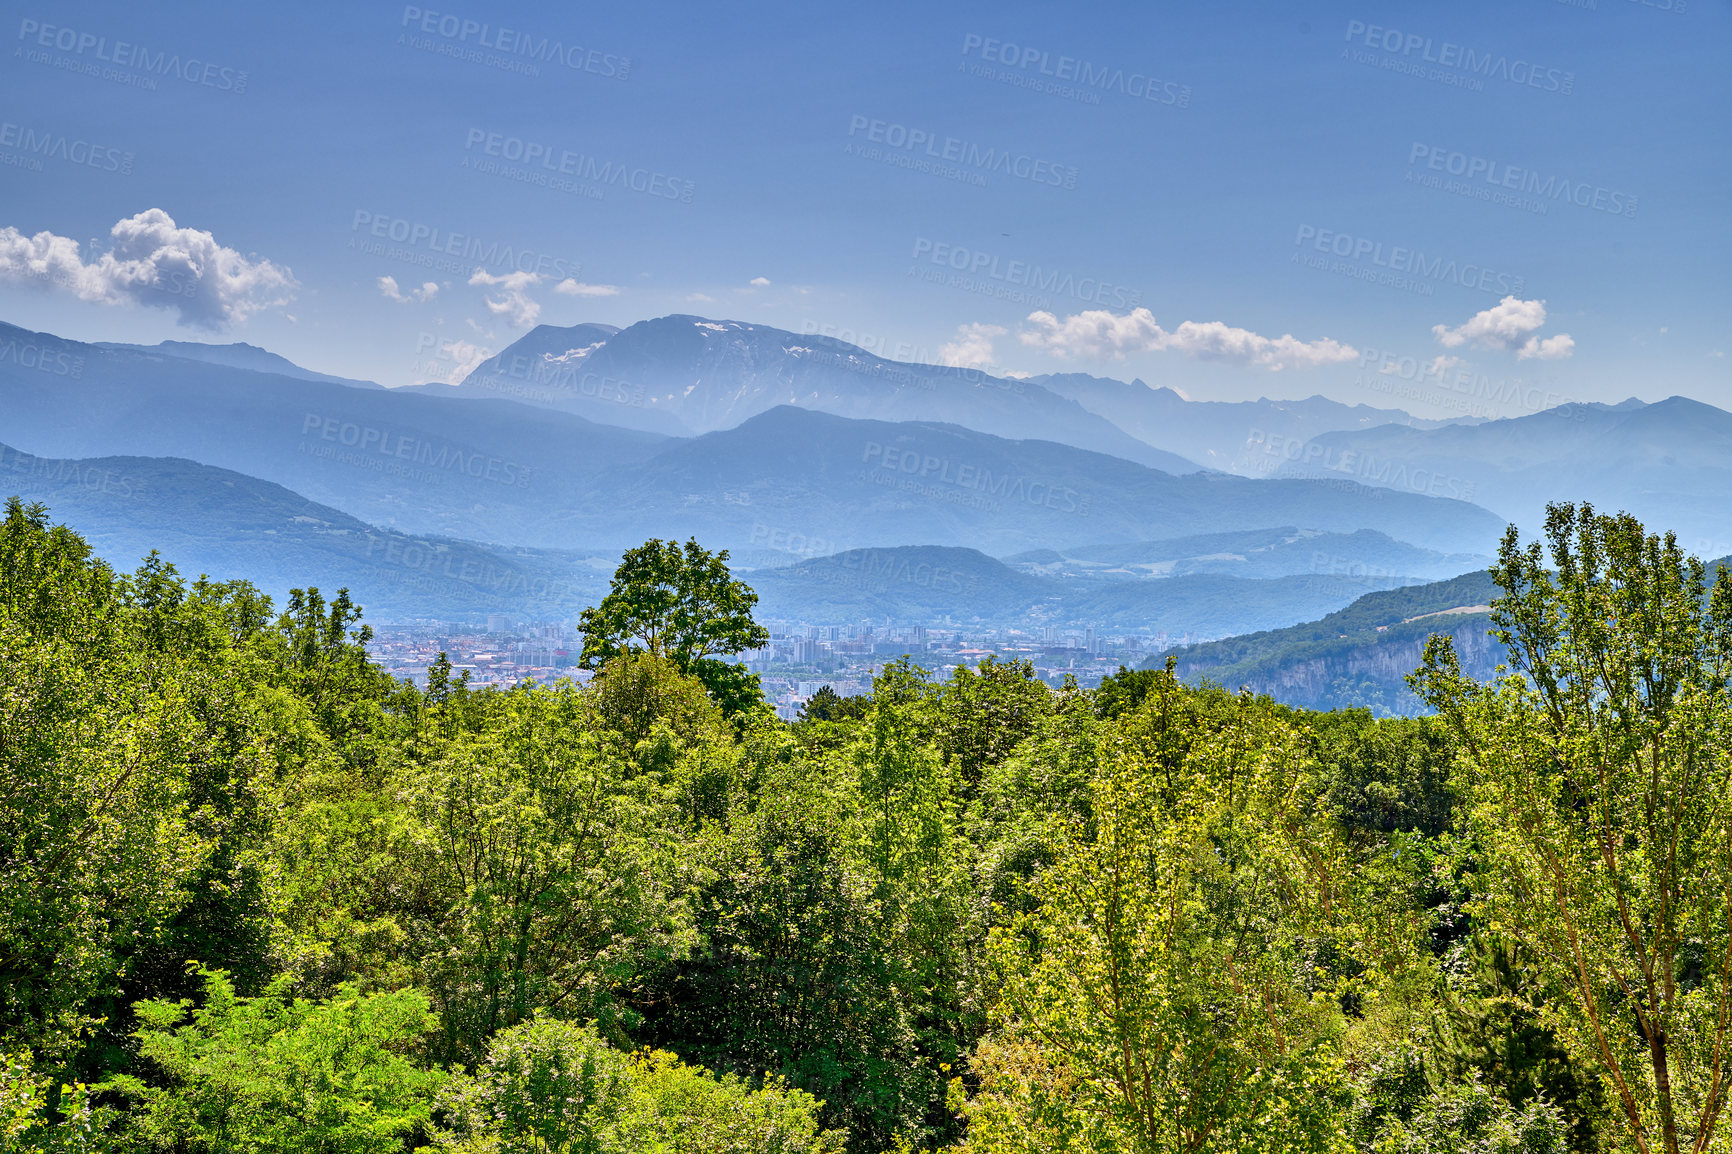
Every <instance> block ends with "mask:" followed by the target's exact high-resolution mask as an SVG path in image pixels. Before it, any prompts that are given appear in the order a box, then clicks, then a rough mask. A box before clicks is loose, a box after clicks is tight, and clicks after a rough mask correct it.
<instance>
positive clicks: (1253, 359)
mask: <svg viewBox="0 0 1732 1154" xmlns="http://www.w3.org/2000/svg"><path fill="white" fill-rule="evenodd" d="M1028 324H1029V325H1030V326H1032V327H1030V328H1025V329H1024V330H1023V331H1022V333H1021V334H1020V339H1021V341H1022V343H1023V344H1025V345H1028V346H1029V347H1030V348H1037V349H1045V350H1047V351H1048V352H1050V353H1052V354H1053V355H1054V356H1060V357H1068V356H1079V357H1107V356H1110V357H1112V358H1114V359H1115V360H1122V359H1124V356H1125V354H1126V353H1158V352H1166V351H1169V350H1171V351H1175V352H1181V353H1184V354H1185V355H1186V356H1192V357H1196V358H1198V359H1199V360H1205V361H1225V362H1227V363H1229V364H1237V365H1245V366H1250V367H1255V368H1262V369H1268V370H1269V371H1270V372H1280V371H1281V370H1282V369H1304V368H1311V367H1314V366H1316V365H1331V364H1338V363H1340V362H1342V361H1350V360H1352V359H1353V358H1355V357H1357V356H1358V355H1359V351H1358V350H1357V349H1354V348H1352V347H1351V346H1348V345H1343V344H1341V343H1339V342H1337V341H1334V340H1329V339H1323V340H1316V341H1301V340H1299V339H1297V338H1295V337H1294V336H1292V335H1291V334H1286V333H1283V334H1282V335H1281V336H1278V337H1265V336H1262V335H1260V334H1258V333H1254V332H1252V331H1251V330H1249V329H1239V328H1233V327H1232V326H1230V325H1226V324H1223V323H1222V322H1220V321H1201V322H1199V321H1185V322H1183V323H1182V324H1180V325H1179V327H1178V328H1176V329H1174V330H1173V331H1171V332H1168V331H1167V330H1166V329H1163V328H1162V327H1161V326H1160V325H1158V324H1156V323H1155V316H1154V314H1153V313H1151V312H1150V311H1149V310H1148V309H1146V308H1137V309H1132V310H1131V311H1130V312H1128V313H1126V314H1125V315H1124V316H1118V315H1116V314H1114V313H1111V312H1108V311H1106V310H1105V309H1089V310H1086V311H1084V312H1080V313H1076V314H1074V315H1072V316H1068V317H1066V318H1064V319H1063V320H1060V319H1059V318H1058V317H1056V316H1054V315H1053V314H1052V313H1049V312H1045V311H1040V312H1032V313H1030V314H1028Z"/></svg>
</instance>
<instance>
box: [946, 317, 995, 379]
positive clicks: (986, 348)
mask: <svg viewBox="0 0 1732 1154" xmlns="http://www.w3.org/2000/svg"><path fill="white" fill-rule="evenodd" d="M1007 331H1008V330H1006V329H1005V328H1004V327H1003V326H1001V325H957V326H956V337H955V339H954V340H951V341H947V342H945V343H944V344H942V345H940V346H939V347H938V363H939V364H941V365H952V366H954V367H956V368H961V369H974V368H979V367H980V366H981V365H990V364H991V363H992V338H993V337H1002V336H1003V335H1004V334H1005V333H1006V332H1007Z"/></svg>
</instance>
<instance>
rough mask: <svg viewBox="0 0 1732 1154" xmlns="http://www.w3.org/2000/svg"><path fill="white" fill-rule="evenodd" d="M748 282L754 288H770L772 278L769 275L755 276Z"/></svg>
mask: <svg viewBox="0 0 1732 1154" xmlns="http://www.w3.org/2000/svg"><path fill="white" fill-rule="evenodd" d="M747 283H749V284H750V285H751V286H752V287H753V288H769V287H770V278H769V277H767V276H755V277H753V278H752V279H751V280H750V281H749V282H747Z"/></svg>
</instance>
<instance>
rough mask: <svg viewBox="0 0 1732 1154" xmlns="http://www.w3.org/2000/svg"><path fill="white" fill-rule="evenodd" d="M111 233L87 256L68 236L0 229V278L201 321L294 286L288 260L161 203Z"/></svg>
mask: <svg viewBox="0 0 1732 1154" xmlns="http://www.w3.org/2000/svg"><path fill="white" fill-rule="evenodd" d="M109 235H110V236H111V237H112V238H113V239H114V245H113V247H112V248H110V249H109V250H108V251H107V252H104V253H101V254H98V255H97V256H96V258H95V259H94V260H91V261H90V262H88V263H86V262H85V260H84V258H83V255H82V252H81V250H80V248H79V244H78V242H77V241H75V240H73V239H72V238H71V237H66V236H56V235H55V234H54V233H51V232H39V233H37V234H36V235H34V236H25V235H24V234H23V233H21V232H19V231H18V230H17V229H16V228H12V227H10V226H8V227H6V228H3V229H0V281H9V282H12V283H15V284H27V283H30V282H32V281H34V282H36V283H38V284H40V285H42V287H44V288H61V289H66V290H67V291H69V292H71V293H72V294H73V295H74V296H76V297H78V299H79V300H82V301H90V302H92V303H95V304H108V305H112V304H140V305H148V306H150V307H152V308H172V309H175V310H176V311H178V312H179V313H180V318H179V319H180V323H181V324H183V325H191V326H195V327H197V328H204V329H220V328H223V327H224V326H226V325H230V324H235V323H238V322H240V321H244V320H246V319H247V318H248V317H249V316H251V315H252V314H254V313H256V312H258V311H260V310H261V309H267V308H276V307H278V306H281V305H284V304H287V303H288V302H289V301H291V300H293V299H294V295H295V290H296V289H297V288H299V287H300V285H299V283H298V282H297V281H296V280H295V277H294V274H293V273H291V272H290V271H289V270H288V269H287V268H285V267H283V266H281V265H276V264H272V263H271V262H270V261H268V260H263V259H258V258H252V257H247V256H243V255H242V254H241V253H240V252H238V251H236V250H235V249H232V248H226V247H224V246H223V245H220V244H218V243H217V241H216V238H215V237H214V236H212V235H211V234H210V233H208V232H204V231H202V230H200V229H194V228H181V227H179V226H178V225H176V224H175V222H174V218H173V217H171V216H169V215H168V213H166V212H164V211H163V210H162V209H160V208H152V209H147V210H146V211H144V212H141V213H139V214H138V215H137V216H132V217H128V218H126V219H125V220H122V221H118V222H116V224H115V225H114V227H113V228H111V229H109Z"/></svg>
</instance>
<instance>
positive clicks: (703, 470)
mask: <svg viewBox="0 0 1732 1154" xmlns="http://www.w3.org/2000/svg"><path fill="white" fill-rule="evenodd" d="M0 442H4V444H3V445H0V490H4V494H14V493H16V494H18V495H21V496H24V497H26V498H27V499H32V500H43V501H46V502H47V503H48V504H49V505H50V506H51V508H52V509H53V511H54V513H55V515H56V516H57V517H58V518H59V519H62V520H67V521H69V522H71V523H73V524H74V527H75V528H79V529H80V530H81V531H84V532H87V533H88V535H90V537H91V539H92V541H93V543H95V544H96V545H97V547H98V548H99V549H100V550H101V551H103V553H104V555H105V556H110V557H111V558H112V559H115V560H116V563H117V564H122V565H127V566H130V565H131V564H134V563H136V560H137V556H139V555H141V554H142V553H143V552H144V551H145V550H146V549H148V548H151V547H157V548H161V549H163V550H164V552H165V553H170V554H179V556H180V558H181V559H182V560H183V561H184V567H186V568H189V569H192V568H196V569H200V570H202V571H211V573H212V575H213V576H248V577H252V578H254V579H255V580H257V581H259V582H260V583H261V584H264V585H268V586H272V587H273V588H287V587H288V586H289V585H291V584H309V583H315V584H319V585H321V587H323V586H326V585H331V586H335V585H343V584H347V585H350V586H351V587H353V588H355V589H357V590H364V591H365V596H366V598H367V599H368V600H369V601H370V604H371V606H372V607H374V609H375V611H376V612H378V613H382V614H385V615H387V616H390V617H395V618H398V619H402V618H411V617H441V616H444V617H449V616H455V615H461V614H469V615H473V614H478V613H484V612H493V611H500V610H513V611H517V610H518V609H519V607H521V611H522V612H525V613H528V612H530V611H535V612H537V613H540V614H542V615H544V616H546V615H553V616H559V615H565V616H568V615H570V614H572V613H574V612H575V611H576V609H577V608H581V607H582V605H584V604H589V603H593V599H594V598H595V597H597V596H599V594H600V592H601V590H602V589H603V588H604V587H605V584H606V580H607V577H608V574H609V573H610V572H611V567H612V564H613V562H614V560H615V559H616V558H617V556H618V554H619V551H620V550H621V549H623V548H625V547H628V546H630V545H633V544H637V543H639V542H641V541H642V540H644V539H645V538H646V537H649V536H659V537H676V538H684V537H687V536H693V537H697V538H698V539H699V540H700V541H702V542H703V543H704V544H706V545H707V546H710V547H722V548H728V549H730V550H731V553H732V557H731V563H732V564H733V565H734V566H735V567H736V569H737V570H738V571H740V572H741V573H743V574H745V575H746V576H747V577H748V579H749V580H751V581H752V582H753V583H754V584H755V585H757V586H758V587H759V588H760V592H761V594H762V597H763V601H762V605H763V606H764V610H765V612H766V613H773V614H775V615H776V616H778V617H783V618H787V619H801V618H815V619H816V618H824V617H838V618H841V619H854V618H877V617H883V616H891V617H894V618H899V619H902V620H914V619H919V618H922V617H935V618H936V617H944V616H951V617H954V618H956V619H957V620H983V621H984V620H992V621H1000V622H1024V623H1028V622H1040V621H1052V622H1060V621H1068V622H1083V621H1093V622H1095V623H1097V624H1098V625H1100V626H1101V627H1102V628H1111V629H1114V630H1115V631H1120V630H1122V631H1126V632H1138V631H1145V632H1159V631H1162V630H1165V631H1167V632H1169V633H1174V632H1191V633H1199V634H1202V635H1205V636H1207V635H1216V636H1220V635H1223V634H1229V633H1244V632H1253V631H1257V630H1263V631H1265V633H1266V634H1267V637H1266V638H1265V640H1262V641H1258V642H1257V643H1256V644H1255V646H1253V648H1254V650H1255V653H1254V654H1252V653H1251V652H1250V651H1245V652H1244V653H1241V654H1240V656H1236V657H1232V659H1231V660H1228V659H1227V657H1225V656H1223V654H1225V653H1227V651H1225V650H1208V649H1206V648H1195V647H1193V648H1192V649H1190V650H1186V651H1185V652H1184V654H1183V655H1182V656H1181V660H1182V662H1184V663H1188V664H1187V665H1186V668H1188V669H1191V670H1192V672H1194V673H1198V674H1202V673H1208V672H1210V671H1214V673H1219V674H1220V675H1221V676H1223V677H1243V678H1247V679H1249V680H1247V682H1246V683H1247V684H1254V685H1258V686H1273V687H1277V688H1280V689H1281V692H1282V693H1287V694H1289V695H1292V696H1295V698H1296V699H1297V698H1304V699H1306V700H1312V701H1319V702H1321V701H1324V700H1334V699H1336V698H1339V697H1340V695H1341V694H1346V695H1348V696H1349V697H1351V696H1353V695H1354V694H1359V695H1361V696H1365V695H1370V694H1373V693H1374V692H1375V693H1376V694H1381V697H1380V698H1379V700H1380V701H1382V702H1383V706H1382V707H1386V708H1389V709H1407V708H1410V707H1412V706H1413V704H1414V703H1413V702H1411V701H1410V700H1408V699H1405V698H1402V697H1401V694H1402V693H1403V692H1405V690H1404V689H1403V688H1402V687H1401V686H1400V685H1399V679H1397V680H1395V681H1391V680H1389V679H1388V678H1387V677H1384V676H1383V673H1380V672H1378V671H1379V670H1384V671H1385V672H1387V670H1386V669H1385V667H1386V666H1387V667H1388V669H1394V667H1395V666H1396V665H1399V664H1400V663H1401V661H1403V660H1406V658H1407V657H1410V656H1412V655H1411V654H1404V655H1397V654H1396V653H1395V649H1396V648H1397V647H1398V645H1407V644H1410V643H1411V644H1418V643H1419V642H1420V641H1421V640H1422V638H1423V635H1424V632H1425V629H1426V627H1425V626H1422V625H1421V624H1420V623H1419V622H1417V621H1414V620H1411V619H1412V618H1414V617H1416V616H1421V614H1419V613H1415V612H1407V610H1409V609H1412V608H1413V607H1414V605H1416V604H1418V603H1419V602H1418V601H1415V600H1414V599H1415V598H1419V599H1420V601H1423V600H1424V599H1425V598H1426V597H1432V594H1429V593H1428V594H1423V595H1421V594H1417V593H1415V592H1414V590H1415V589H1424V588H1429V586H1428V585H1426V584H1425V583H1426V582H1429V581H1434V580H1437V579H1442V578H1453V577H1454V576H1455V575H1456V574H1461V573H1469V572H1470V571H1476V570H1477V571H1483V569H1484V567H1485V565H1486V563H1487V559H1488V554H1489V553H1491V552H1492V551H1493V549H1494V546H1495V544H1496V541H1497V539H1498V537H1499V536H1500V534H1501V533H1502V531H1503V529H1504V527H1505V524H1506V522H1508V521H1516V522H1518V523H1520V524H1522V525H1523V526H1524V528H1531V527H1532V526H1533V524H1534V523H1535V522H1536V520H1537V518H1538V516H1539V515H1540V513H1541V512H1542V511H1543V507H1544V505H1545V503H1546V502H1547V501H1550V500H1562V499H1574V500H1583V499H1585V500H1590V501H1592V502H1594V503H1595V504H1596V505H1597V506H1599V507H1601V508H1602V509H1606V510H1613V509H1627V510H1628V511H1630V512H1632V513H1635V514H1636V515H1637V516H1638V517H1641V518H1642V519H1644V520H1645V521H1647V522H1648V523H1649V525H1650V527H1651V528H1656V529H1659V528H1667V527H1671V528H1676V529H1678V530H1679V531H1680V535H1681V537H1682V538H1683V541H1684V544H1685V546H1686V548H1688V549H1690V550H1691V551H1693V552H1697V553H1699V554H1702V555H1709V556H1712V555H1718V554H1721V553H1724V552H1727V551H1728V549H1729V548H1732V546H1726V545H1725V544H1724V542H1725V541H1727V540H1728V539H1729V538H1732V515H1729V514H1728V513H1727V512H1726V510H1725V509H1724V503H1723V502H1722V501H1721V500H1720V499H1719V494H1721V493H1723V492H1725V491H1726V484H1727V482H1728V481H1729V480H1732V414H1728V413H1726V412H1724V411H1722V410H1719V409H1716V408H1714V407H1712V406H1709V405H1705V404H1702V403H1701V402H1696V401H1691V400H1687V399H1685V398H1682V397H1673V398H1668V399H1667V400H1665V401H1660V402H1657V403H1654V404H1645V403H1643V402H1641V401H1637V400H1633V399H1632V400H1630V401H1626V402H1624V403H1623V404H1620V405H1597V404H1572V405H1565V406H1562V407H1560V408H1557V409H1553V410H1549V411H1546V412H1543V413H1538V414H1534V415H1531V416H1526V417H1521V418H1515V419H1509V420H1498V421H1479V422H1464V421H1456V422H1443V421H1428V420H1421V419H1417V418H1414V417H1412V416H1410V415H1409V414H1406V413H1403V412H1400V411H1399V410H1385V409H1375V408H1371V407H1369V406H1365V405H1352V406H1349V405H1343V404H1340V403H1338V402H1335V401H1330V400H1327V399H1326V398H1322V397H1310V398H1306V399H1304V400H1300V401H1281V400H1270V399H1267V398H1264V399H1260V400H1257V401H1247V402H1232V403H1225V402H1197V401H1190V400H1188V399H1186V398H1185V397H1184V396H1183V395H1182V394H1180V393H1179V392H1177V391H1176V390H1173V389H1166V388H1151V387H1150V386H1148V385H1145V384H1144V383H1143V382H1141V381H1131V382H1123V381H1115V380H1111V379H1108V378H1103V377H1095V376H1090V375H1087V374H1081V373H1065V374H1049V375H1046V376H1042V377H1032V378H1026V379H1021V380H1017V379H1013V378H1008V377H994V376H990V375H987V374H983V373H981V372H979V371H977V370H971V369H962V368H952V367H945V366H931V365H915V364H907V363H903V362H897V361H891V360H887V359H884V358H882V357H877V356H875V355H873V354H872V353H869V352H867V351H866V350H863V349H860V348H857V347H855V346H853V345H850V344H847V343H845V342H842V341H839V340H835V339H833V338H829V337H823V336H813V335H802V334H795V333H791V332H787V331H785V330H781V329H776V328H772V327H769V326H763V325H753V324H747V323H744V322H738V321H714V320H708V319H705V318H701V317H692V316H672V317H663V318H659V319H656V320H651V321H643V322H640V323H638V324H634V325H631V326H628V327H626V328H623V329H621V328H616V327H614V326H611V325H599V324H591V325H575V326H569V327H565V328H560V327H555V326H540V327H538V328H535V329H533V330H531V331H530V332H528V333H527V334H526V335H525V336H524V337H523V338H522V339H520V340H519V341H517V342H516V343H515V344H513V345H512V346H511V347H509V348H507V349H506V350H504V351H503V352H501V353H500V354H498V355H497V356H494V357H492V358H491V359H489V360H488V361H486V362H484V363H483V364H482V365H480V366H479V367H478V368H477V369H475V370H474V371H473V372H471V373H470V374H468V376H467V377H465V378H464V379H463V380H462V381H461V382H460V383H459V384H457V385H444V384H426V385H421V386H411V387H405V388H393V389H386V388H382V387H380V386H378V385H377V384H375V383H373V382H370V381H363V380H357V379H351V378H345V377H340V376H335V375H332V374H328V373H319V372H314V371H311V370H308V369H305V368H302V367H301V366H299V365H296V364H294V363H293V362H291V361H289V360H287V359H285V358H283V357H280V356H278V355H277V354H275V353H272V352H270V351H268V350H265V349H261V348H257V347H255V346H252V345H246V344H228V345H211V344H199V343H195V342H186V341H164V342H162V343H160V344H157V345H137V344H126V343H119V342H104V343H83V342H77V341H69V340H64V339H62V338H59V337H56V336H53V335H51V334H45V333H32V332H29V331H27V330H24V329H19V328H16V327H13V326H6V325H0ZM92 478H94V479H95V480H94V481H93V480H92ZM1716 546H1718V547H1716ZM867 557H871V558H875V559H876V562H875V563H881V564H882V565H884V566H888V567H889V569H890V570H891V571H894V572H898V573H899V572H902V571H904V570H906V571H907V572H909V573H914V574H919V573H927V574H931V573H936V572H939V571H941V570H942V571H943V572H944V573H946V574H947V575H948V576H949V577H953V578H954V580H953V581H952V580H946V581H943V582H938V583H933V582H931V581H928V582H926V583H924V584H923V583H922V582H921V581H920V580H919V579H918V578H917V577H916V578H913V579H909V580H903V579H900V578H897V579H884V580H881V579H879V578H881V577H882V576H883V574H882V573H879V574H878V576H877V577H874V576H871V575H870V574H871V573H873V572H877V571H876V570H872V569H871V568H870V567H869V566H867V567H865V568H864V569H863V568H862V566H863V565H864V562H862V561H861V559H862V558H867ZM409 558H413V559H412V560H409ZM171 559H175V558H174V557H172V556H171ZM863 572H865V573H867V574H868V575H867V576H862V573H863ZM1463 580H1466V578H1463ZM957 583H961V584H962V585H963V586H964V591H963V592H958V590H957V589H956V588H955V585H956V584H957ZM1444 586H1448V582H1447V581H1445V582H1444ZM1360 594H1365V595H1366V596H1365V597H1364V598H1361V601H1360V602H1355V601H1354V600H1353V599H1354V598H1355V597H1356V596H1358V595H1360ZM1458 595H1459V596H1465V594H1462V593H1461V592H1460V591H1459V590H1457V591H1455V592H1450V591H1448V590H1447V589H1444V590H1443V591H1440V592H1438V593H1437V595H1436V597H1434V598H1433V599H1434V600H1438V599H1441V600H1450V599H1451V598H1457V599H1458V600H1459V596H1458ZM1377 598H1386V600H1383V601H1379V600H1376V599H1377ZM1350 603H1351V604H1350ZM1426 603H1428V604H1429V602H1426ZM1478 603H1479V602H1472V601H1461V602H1460V603H1459V604H1455V605H1444V606H1441V607H1440V608H1437V609H1432V610H1427V611H1426V612H1442V611H1443V610H1445V609H1461V608H1463V607H1471V605H1473V604H1478ZM1356 605H1357V606H1359V609H1357V610H1356V609H1355V606H1356ZM1385 610H1387V611H1388V613H1385ZM1397 612H1399V613H1404V614H1405V616H1401V617H1400V618H1399V619H1393V620H1387V621H1385V620H1379V621H1378V622H1377V624H1380V625H1383V626H1384V628H1383V629H1382V630H1378V629H1376V627H1375V626H1370V627H1368V628H1370V630H1371V633H1372V634H1374V636H1368V637H1367V638H1361V637H1360V636H1359V634H1361V633H1364V632H1365V630H1364V629H1363V628H1361V626H1360V624H1356V623H1357V622H1359V616H1356V615H1355V614H1356V613H1357V614H1360V615H1364V614H1370V615H1371V616H1376V615H1378V614H1384V615H1385V616H1387V615H1388V614H1389V613H1397ZM1340 614H1348V616H1347V617H1341V616H1340ZM1472 616H1473V614H1472V613H1464V614H1451V615H1448V623H1449V624H1450V626H1451V628H1452V629H1453V630H1456V631H1461V630H1467V631H1468V632H1471V631H1472V628H1473V627H1474V626H1475V625H1476V624H1477V623H1476V622H1474V621H1472V620H1470V618H1472ZM1458 618H1459V620H1458ZM1306 619H1315V620H1314V621H1313V624H1312V625H1311V626H1295V625H1294V624H1293V623H1294V622H1297V621H1302V620H1306ZM1369 619H1370V617H1367V620H1369ZM1434 624H1435V623H1434ZM1291 629H1298V630H1299V632H1297V633H1292V632H1283V631H1282V630H1291ZM1307 630H1309V632H1307ZM1319 630H1321V632H1319ZM1331 630H1335V631H1336V632H1335V633H1334V634H1330V631H1331ZM1482 632H1483V630H1482ZM1343 633H1345V634H1346V636H1345V637H1344V636H1342V634H1343ZM1409 634H1412V636H1411V637H1410V636H1409ZM1462 636H1464V637H1465V636H1467V633H1463V634H1462ZM1269 638H1272V639H1273V640H1269ZM1362 641H1368V642H1369V644H1370V645H1371V648H1369V649H1368V648H1365V647H1364V645H1362V644H1361V642H1362ZM1239 644H1241V645H1244V644H1247V643H1244V642H1240V643H1239ZM1464 644H1466V643H1465V642H1464ZM1307 646H1309V647H1312V648H1310V649H1306V648H1305V647H1307ZM1378 646H1381V647H1382V648H1377V647H1378ZM1301 650H1304V652H1303V653H1302V652H1300V651H1301ZM1355 654H1357V655H1355ZM1368 655H1369V656H1368ZM1482 656H1483V655H1482ZM1271 661H1273V662H1274V664H1269V662H1271ZM1356 663H1357V664H1356ZM1408 668H1411V665H1409V666H1408ZM1402 672H1405V670H1403V671H1402ZM1211 675H1213V674H1211ZM1368 678H1369V680H1367V679H1368ZM1379 678H1383V679H1382V680H1379ZM1282 687H1284V688H1282ZM1331 695H1335V697H1331ZM1343 700H1344V698H1343Z"/></svg>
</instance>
